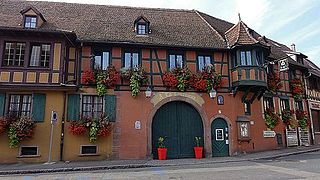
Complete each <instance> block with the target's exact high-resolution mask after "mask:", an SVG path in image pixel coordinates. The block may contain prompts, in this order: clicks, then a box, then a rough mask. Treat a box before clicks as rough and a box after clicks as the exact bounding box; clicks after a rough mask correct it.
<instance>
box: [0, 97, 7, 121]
mask: <svg viewBox="0 0 320 180" xmlns="http://www.w3.org/2000/svg"><path fill="white" fill-rule="evenodd" d="M5 99H6V94H5V93H0V117H1V116H4V106H5V104H6V101H5Z"/></svg>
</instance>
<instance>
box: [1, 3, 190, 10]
mask: <svg viewBox="0 0 320 180" xmlns="http://www.w3.org/2000/svg"><path fill="white" fill-rule="evenodd" d="M7 1H10V0H7ZM16 1H20V2H28V3H30V2H31V3H34V2H35V3H43V2H46V3H57V4H78V5H89V6H102V7H109V8H123V9H145V10H156V11H172V12H189V13H192V12H193V9H174V8H155V7H141V6H139V7H138V6H121V5H107V4H91V3H79V2H60V1H37V0H35V1H33V0H16Z"/></svg>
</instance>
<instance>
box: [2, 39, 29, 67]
mask: <svg viewBox="0 0 320 180" xmlns="http://www.w3.org/2000/svg"><path fill="white" fill-rule="evenodd" d="M25 48H26V43H23V42H6V43H5V49H4V53H3V54H4V58H3V62H2V65H3V66H23V65H24V55H25Z"/></svg>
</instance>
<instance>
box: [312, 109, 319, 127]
mask: <svg viewBox="0 0 320 180" xmlns="http://www.w3.org/2000/svg"><path fill="white" fill-rule="evenodd" d="M311 115H312V124H313V131H314V132H320V111H316V110H311Z"/></svg>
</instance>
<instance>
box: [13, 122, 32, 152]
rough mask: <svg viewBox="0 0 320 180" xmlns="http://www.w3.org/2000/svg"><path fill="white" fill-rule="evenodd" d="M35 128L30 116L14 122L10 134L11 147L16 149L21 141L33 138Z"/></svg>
mask: <svg viewBox="0 0 320 180" xmlns="http://www.w3.org/2000/svg"><path fill="white" fill-rule="evenodd" d="M35 126H36V125H35V123H34V121H33V119H32V118H31V117H29V116H21V117H20V118H18V119H17V120H16V121H14V122H12V124H10V125H9V132H8V137H9V147H10V148H16V147H18V145H19V144H20V142H21V141H24V140H26V139H30V138H32V137H33V130H34V128H35Z"/></svg>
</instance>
